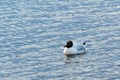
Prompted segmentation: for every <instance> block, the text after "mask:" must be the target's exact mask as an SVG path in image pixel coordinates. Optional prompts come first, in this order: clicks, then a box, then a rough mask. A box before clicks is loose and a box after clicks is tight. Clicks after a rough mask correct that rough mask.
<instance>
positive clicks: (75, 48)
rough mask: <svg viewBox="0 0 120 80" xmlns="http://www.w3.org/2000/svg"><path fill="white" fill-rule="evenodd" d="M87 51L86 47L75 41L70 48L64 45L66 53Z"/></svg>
mask: <svg viewBox="0 0 120 80" xmlns="http://www.w3.org/2000/svg"><path fill="white" fill-rule="evenodd" d="M83 53H85V47H84V45H83V44H80V43H73V46H72V47H70V48H67V47H64V54H66V55H67V54H83Z"/></svg>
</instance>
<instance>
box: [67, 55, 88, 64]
mask: <svg viewBox="0 0 120 80" xmlns="http://www.w3.org/2000/svg"><path fill="white" fill-rule="evenodd" d="M85 55H86V53H84V54H67V55H65V63H80V62H81V59H82V57H84V56H85Z"/></svg>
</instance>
